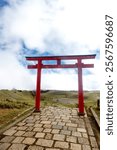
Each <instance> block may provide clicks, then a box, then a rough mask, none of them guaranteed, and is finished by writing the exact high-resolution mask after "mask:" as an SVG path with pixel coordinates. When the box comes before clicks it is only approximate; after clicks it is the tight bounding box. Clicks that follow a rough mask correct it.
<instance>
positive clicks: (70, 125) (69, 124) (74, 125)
mask: <svg viewBox="0 0 117 150" xmlns="http://www.w3.org/2000/svg"><path fill="white" fill-rule="evenodd" d="M66 126H69V127H77V124H75V123H66Z"/></svg>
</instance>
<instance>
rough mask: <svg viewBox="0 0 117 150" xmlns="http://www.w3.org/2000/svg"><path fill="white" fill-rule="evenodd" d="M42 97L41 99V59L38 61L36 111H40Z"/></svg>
mask: <svg viewBox="0 0 117 150" xmlns="http://www.w3.org/2000/svg"><path fill="white" fill-rule="evenodd" d="M40 99H41V61H38V64H37V87H36V100H35V108H36V110H35V111H40Z"/></svg>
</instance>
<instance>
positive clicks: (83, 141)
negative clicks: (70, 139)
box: [78, 137, 89, 145]
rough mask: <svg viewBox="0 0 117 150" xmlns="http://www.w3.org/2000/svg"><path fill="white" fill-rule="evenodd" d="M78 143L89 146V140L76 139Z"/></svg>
mask: <svg viewBox="0 0 117 150" xmlns="http://www.w3.org/2000/svg"><path fill="white" fill-rule="evenodd" d="M78 142H79V143H80V144H88V145H89V140H88V139H87V138H82V137H79V138H78Z"/></svg>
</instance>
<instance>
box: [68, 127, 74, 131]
mask: <svg viewBox="0 0 117 150" xmlns="http://www.w3.org/2000/svg"><path fill="white" fill-rule="evenodd" d="M68 130H69V131H76V128H75V127H68Z"/></svg>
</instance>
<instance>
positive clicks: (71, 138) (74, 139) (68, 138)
mask: <svg viewBox="0 0 117 150" xmlns="http://www.w3.org/2000/svg"><path fill="white" fill-rule="evenodd" d="M66 141H67V142H72V143H77V137H74V136H67V138H66Z"/></svg>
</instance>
